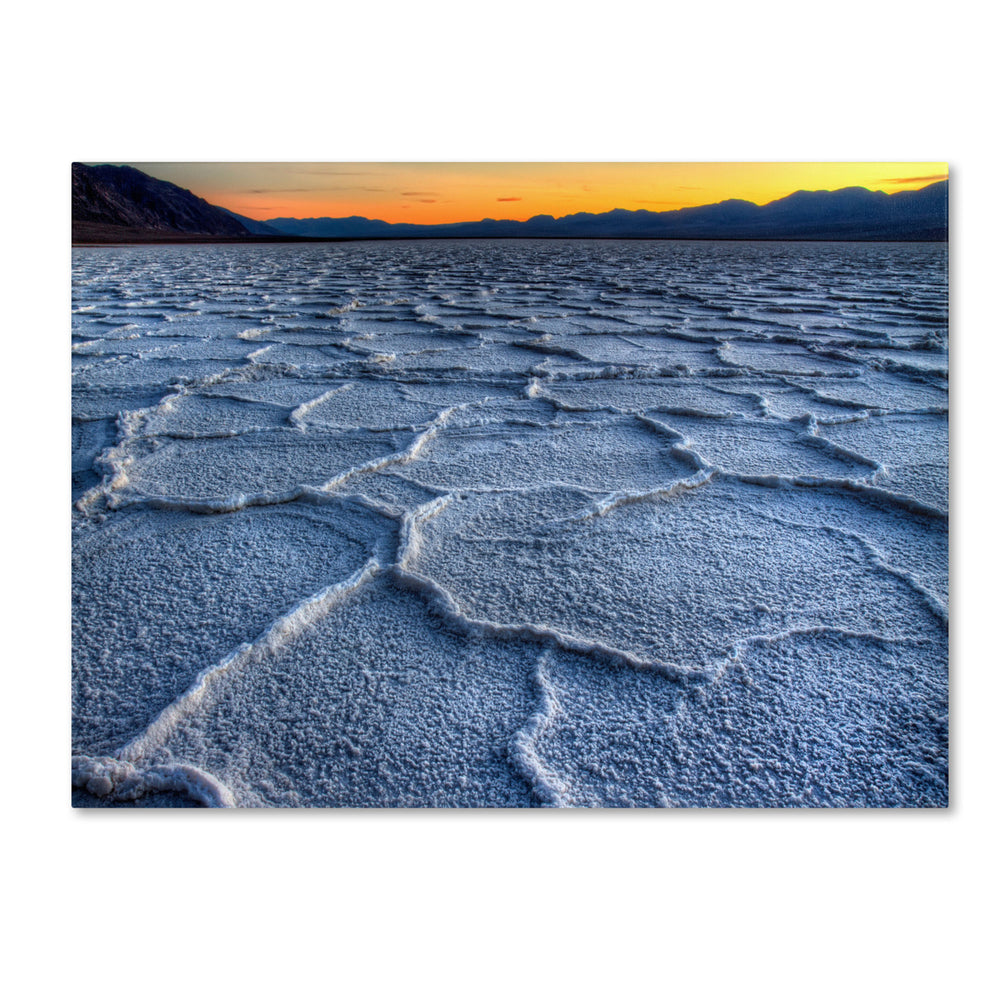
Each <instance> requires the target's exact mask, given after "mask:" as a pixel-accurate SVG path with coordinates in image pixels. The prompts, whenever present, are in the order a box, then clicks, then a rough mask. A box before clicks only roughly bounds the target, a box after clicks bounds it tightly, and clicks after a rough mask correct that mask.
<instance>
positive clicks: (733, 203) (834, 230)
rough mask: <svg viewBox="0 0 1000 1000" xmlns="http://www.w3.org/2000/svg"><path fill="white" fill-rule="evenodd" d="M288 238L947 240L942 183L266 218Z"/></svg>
mask: <svg viewBox="0 0 1000 1000" xmlns="http://www.w3.org/2000/svg"><path fill="white" fill-rule="evenodd" d="M266 224H267V225H268V226H270V227H272V228H273V229H276V230H278V231H279V232H283V233H288V234H289V235H294V236H311V237H340V238H342V239H343V238H348V239H385V238H397V239H400V238H408V239H414V238H421V237H424V238H426V237H437V238H441V237H466V238H484V237H493V238H505V237H514V238H517V237H529V238H532V237H578V238H604V239H701V240H734V239H735V240H786V239H790V240H803V239H805V240H925V241H926V240H947V239H948V182H947V181H938V182H937V183H936V184H931V185H929V186H928V187H925V188H921V189H920V190H919V191H900V192H898V193H897V194H891V195H890V194H885V192H883V191H869V190H868V189H867V188H861V187H851V188H841V189H840V190H839V191H796V192H795V194H790V195H788V196H787V197H786V198H780V199H778V200H777V201H772V202H771V203H770V204H767V205H755V204H753V203H752V202H749V201H738V200H735V199H733V200H730V201H723V202H719V203H718V204H716V205H702V206H699V207H697V208H681V209H677V210H675V211H671V212H650V211H646V210H644V209H639V210H637V211H629V210H626V209H621V208H616V209H614V210H613V211H610V212H601V213H597V214H594V213H592V212H578V213H576V214H575V215H566V216H563V217H562V218H559V219H557V218H554V217H553V216H551V215H536V216H534V217H533V218H531V219H528V220H527V221H526V222H513V221H509V220H497V219H482V220H480V221H479V222H459V223H451V224H446V225H437V226H421V225H415V224H413V223H406V222H400V223H388V222H382V221H381V220H378V219H365V218H361V217H360V216H356V215H355V216H350V217H348V218H344V219H329V218H325V219H288V218H278V219H268V220H267V223H266Z"/></svg>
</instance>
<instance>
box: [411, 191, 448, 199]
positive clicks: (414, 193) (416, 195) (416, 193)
mask: <svg viewBox="0 0 1000 1000" xmlns="http://www.w3.org/2000/svg"><path fill="white" fill-rule="evenodd" d="M440 193H441V192H440V191H404V192H403V197H404V198H422V197H428V198H429V197H431V196H432V195H433V196H434V197H435V198H437V197H438V196H439V195H440Z"/></svg>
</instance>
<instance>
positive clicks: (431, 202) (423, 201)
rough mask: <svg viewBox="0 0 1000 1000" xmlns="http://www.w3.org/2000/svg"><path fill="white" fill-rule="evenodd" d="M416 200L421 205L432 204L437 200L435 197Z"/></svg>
mask: <svg viewBox="0 0 1000 1000" xmlns="http://www.w3.org/2000/svg"><path fill="white" fill-rule="evenodd" d="M417 201H419V202H420V203H421V204H422V205H433V204H435V203H436V202H437V198H418V199H417Z"/></svg>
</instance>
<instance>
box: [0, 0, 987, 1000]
mask: <svg viewBox="0 0 1000 1000" xmlns="http://www.w3.org/2000/svg"><path fill="white" fill-rule="evenodd" d="M693 9H694V5H687V6H686V7H685V8H683V9H681V10H677V9H674V8H672V7H670V6H668V5H667V4H647V3H639V2H635V0H619V2H617V3H601V4H596V3H588V2H583V0H576V2H573V3H569V2H560V3H543V2H540V0H534V2H524V0H508V2H506V3H504V4H502V5H495V6H494V5H489V6H483V5H475V4H472V3H464V4H463V3H457V2H433V0H431V2H425V3H422V4H403V3H398V2H382V3H379V4H375V5H370V6H369V7H368V8H367V10H368V11H370V13H365V14H361V13H359V12H358V11H357V10H354V9H350V10H345V9H344V8H343V6H342V5H335V4H330V5H319V4H317V5H315V6H313V5H309V4H303V3H299V2H295V0H291V2H283V3H277V2H273V3H270V4H264V3H255V2H247V3H244V4H243V5H241V6H235V5H232V6H230V5H227V6H226V7H225V8H223V7H222V5H211V4H209V3H205V2H202V3H191V2H186V0H179V2H173V3H170V4H162V5H161V4H139V3H136V2H135V0H129V2H127V3H126V2H120V0H112V2H104V3H101V4H82V3H80V4H74V5H72V6H70V7H66V8H59V9H58V10H57V9H56V8H55V7H51V6H48V5H45V6H36V7H34V8H33V9H32V10H31V11H30V12H29V11H28V10H27V5H19V6H18V7H17V8H14V9H13V10H12V11H8V12H7V13H6V15H5V21H6V45H5V55H4V60H3V65H2V67H0V72H2V74H3V95H4V103H5V109H6V110H5V115H4V121H5V126H4V131H5V133H6V136H7V142H6V143H5V152H4V153H3V154H2V158H0V162H2V169H3V185H2V189H0V190H2V192H3V198H4V205H3V212H2V215H0V218H2V221H3V225H4V230H5V232H4V235H5V237H6V238H5V239H4V241H3V244H2V248H3V249H2V253H3V255H4V267H3V271H2V273H3V275H4V307H5V308H4V309H3V311H2V313H0V333H2V340H0V359H2V367H0V372H2V386H3V392H2V394H0V395H2V398H3V408H4V411H3V412H4V421H3V426H4V440H3V458H4V462H3V475H4V487H3V491H2V496H3V511H2V513H3V526H4V535H5V545H4V551H5V553H6V554H5V557H4V562H5V566H4V569H5V572H4V577H3V587H4V590H3V602H2V606H3V611H4V626H3V652H4V656H3V674H2V686H3V698H2V705H3V709H2V710H3V722H2V726H0V735H2V739H3V756H2V760H3V762H4V765H5V772H4V778H5V789H4V795H3V803H4V813H5V821H4V825H3V829H4V831H5V833H6V838H5V840H6V850H5V852H4V861H5V865H4V868H5V873H6V874H5V878H4V882H5V886H4V905H3V908H2V912H3V920H4V922H5V925H6V926H5V928H4V935H3V941H4V944H5V945H6V946H7V948H8V949H9V955H10V958H9V959H8V960H7V963H6V965H5V967H4V981H5V983H6V984H7V985H8V986H12V987H13V988H12V992H11V993H10V995H12V996H18V997H20V996H45V995H54V996H59V997H91V996H93V997H102V998H103V997H126V996H128V997H131V996H133V995H139V994H142V995H145V996H153V997H173V996H176V995H180V996H194V997H201V996H210V995H216V994H218V995H227V996H228V995H237V996H251V997H255V996H292V997H298V996H302V995H313V994H322V995H327V994H336V995H343V996H361V997H370V996H406V997H409V996H413V995H424V994H425V993H426V994H434V995H445V996H462V997H465V996H470V997H479V996H483V995H485V996H507V995H517V996H521V995H528V996H536V995H542V994H551V995H553V996H558V997H563V996H581V995H582V996H591V995H608V996H611V995H614V996H626V997H627V996H629V995H631V994H634V993H636V992H638V991H642V992H646V991H653V992H655V993H656V994H670V995H680V996H697V997H723V996H725V997H729V996H731V995H733V994H739V995H741V996H742V995H744V994H749V995H751V996H757V995H761V996H768V997H772V996H773V997H793V996H794V997H800V996H801V997H826V996H830V997H835V996H838V997H839V996H841V995H850V996H852V997H883V996H887V997H894V998H895V997H943V996H956V997H963V998H964V997H977V996H981V995H985V994H986V993H987V992H989V991H990V990H991V989H992V988H995V977H994V976H993V974H992V970H991V967H990V965H989V964H988V962H989V958H990V955H991V952H992V951H993V949H994V948H995V944H996V937H997V934H996V931H997V928H996V923H995V917H994V914H995V912H996V907H997V899H996V893H997V878H996V875H997V871H996V863H995V860H994V857H993V850H992V848H993V843H992V842H993V839H994V838H995V837H996V829H997V828H996V810H995V806H994V802H995V799H996V777H995V767H996V765H995V759H996V752H995V750H994V739H993V725H994V718H995V715H996V710H995V706H996V704H997V684H996V672H997V653H996V648H995V643H994V642H993V640H992V636H993V635H994V634H995V631H996V628H997V622H996V619H997V613H996V611H995V604H996V596H997V589H998V588H997V584H996V580H995V577H994V571H995V566H996V562H997V551H996V528H995V525H994V523H993V521H992V518H991V510H992V506H993V503H994V499H995V497H996V496H997V491H996V489H995V487H994V486H993V485H992V484H991V482H990V480H991V478H992V476H993V473H992V471H991V472H985V471H984V470H986V469H992V467H995V465H996V461H995V454H996V450H997V446H996V431H995V430H994V427H993V425H994V423H995V419H996V418H995V414H996V412H997V402H996V396H997V394H998V391H997V386H996V376H997V373H998V371H1000V368H998V365H997V349H996V340H997V336H998V329H997V327H998V322H997V318H998V310H997V307H996V300H997V295H998V286H997V281H996V272H997V249H996V247H997V241H996V230H997V221H998V220H997V212H996V207H995V205H996V198H997V186H998V184H997V176H996V166H997V157H996V152H997V150H996V140H995V138H994V136H995V133H996V117H995V114H996V113H995V106H996V77H995V69H993V67H994V52H993V46H994V37H995V36H994V32H993V31H992V30H991V29H990V28H988V26H987V22H986V20H985V18H986V14H985V13H984V12H985V11H986V10H987V9H988V6H987V5H980V4H974V3H964V2H957V3H952V4H950V5H947V6H944V7H942V6H934V7H932V6H930V5H910V6H907V7H892V6H887V5H874V4H870V3H857V2H842V3H840V4H837V5H834V6H826V7H824V6H819V5H806V4H802V3H770V4H768V3H763V4H761V3H757V4H750V3H730V2H722V3H720V2H717V3H713V4H705V5H701V6H700V7H699V8H698V11H699V12H698V13H693V12H692V11H693ZM74 159H76V160H87V161H90V160H93V161H111V162H122V161H126V160H131V161H142V160H145V161H162V160H326V161H336V160H700V161H704V160H887V161H897V160H915V161H916V160H920V161H934V160H940V161H949V162H950V164H951V177H952V183H951V195H952V202H951V205H952V215H951V227H952V228H951V232H952V243H951V248H952V249H951V264H952V369H953V404H954V413H953V427H952V501H953V508H954V512H955V514H954V517H953V521H952V553H953V556H952V569H953V598H952V621H953V643H952V696H953V697H952V776H953V781H954V784H953V792H952V802H953V804H952V806H951V808H950V809H948V810H947V811H939V812H928V813H917V812H886V813H863V812H825V813H822V812H805V813H791V812H788V813H783V812H756V813H755V812H747V813H735V812H734V813H723V812H720V813H708V812H703V813H697V812H685V813H674V814H671V813H667V812H656V813H628V814H625V813H618V812H613V811H607V812H603V813H571V814H552V813H548V812H545V813H539V814H535V813H531V814H527V813H485V812H483V813H434V812H425V813H395V814H391V813H385V814H383V813H375V812H370V813H343V812H341V813H338V812H333V811H330V812H322V813H316V814H303V813H281V812H273V813H242V814H211V815H209V814H201V813H199V814H192V813H191V812H189V811H186V810H185V811H181V812H178V813H168V814H163V813H161V812H160V811H150V810H138V811H127V812H126V811H122V810H114V811H108V812H104V811H89V812H88V811H77V812H75V813H74V812H73V811H71V810H70V808H69V781H68V778H69V774H68V771H69V765H68V757H69V656H70V635H69V604H70V598H69V593H70V574H69V517H68V501H69V426H70V411H69V352H68V350H67V345H68V332H69V322H68V317H69V308H70V303H69V259H70V251H69V195H70V184H69V181H70V162H71V161H72V160H74Z"/></svg>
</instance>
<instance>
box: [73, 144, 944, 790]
mask: <svg viewBox="0 0 1000 1000" xmlns="http://www.w3.org/2000/svg"><path fill="white" fill-rule="evenodd" d="M948 183H949V181H948V168H947V165H946V164H943V163H912V162H904V163H735V162H734V163H492V164H491V163H402V162H400V163H353V162H351V163H347V162H345V163H289V162H280V163H279V162H276V163H142V162H136V163H97V162H94V163H74V164H73V165H72V213H73V218H72V227H73V244H74V246H73V252H72V364H73V403H72V432H73V463H72V506H71V518H72V574H73V575H72V592H73V597H72V646H73V650H72V653H73V659H72V676H71V682H72V755H73V756H72V802H73V804H74V806H76V807H80V808H102V807H116V808H142V807H166V808H181V807H190V806H208V807H264V808H269V807H280V808H296V807H313V808H316V807H319V808H323V807H341V808H344V807H346V808H385V807H391V808H400V807H403V808H406V807H477V808H481V807H489V808H522V807H523V808H527V807H537V806H549V807H564V808H573V807H612V806H614V807H634V808H646V807H673V808H720V807H721V808H746V807H765V808H793V807H820V808H884V807H904V808H927V807H932V808H940V807H945V806H947V804H948V778H949V761H948V743H949V735H948V727H949V716H948V606H949V605H948V453H949V448H948Z"/></svg>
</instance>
